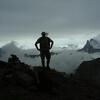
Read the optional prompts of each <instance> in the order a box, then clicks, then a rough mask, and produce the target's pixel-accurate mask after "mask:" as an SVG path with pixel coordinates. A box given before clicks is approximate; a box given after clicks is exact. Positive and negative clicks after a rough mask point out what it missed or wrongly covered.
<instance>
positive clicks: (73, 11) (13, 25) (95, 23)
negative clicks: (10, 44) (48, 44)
mask: <svg viewBox="0 0 100 100" xmlns="http://www.w3.org/2000/svg"><path fill="white" fill-rule="evenodd" d="M99 30H100V0H0V39H1V40H3V39H4V40H6V39H7V40H9V39H11V40H13V39H18V38H23V39H24V38H28V37H29V38H30V37H32V36H33V35H34V36H35V35H37V34H40V32H42V31H47V32H50V34H51V35H52V36H54V37H59V36H60V37H62V38H63V37H65V36H68V35H69V34H72V35H77V34H90V35H91V34H93V33H97V34H98V33H99Z"/></svg>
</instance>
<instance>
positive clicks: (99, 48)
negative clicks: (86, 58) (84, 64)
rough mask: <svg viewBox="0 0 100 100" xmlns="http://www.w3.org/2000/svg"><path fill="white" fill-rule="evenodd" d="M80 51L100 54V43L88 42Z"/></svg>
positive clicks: (95, 41) (92, 40)
mask: <svg viewBox="0 0 100 100" xmlns="http://www.w3.org/2000/svg"><path fill="white" fill-rule="evenodd" d="M78 51H84V52H88V53H95V52H100V43H99V42H98V41H97V40H96V39H90V40H87V42H86V44H85V45H84V47H83V48H82V49H80V50H78Z"/></svg>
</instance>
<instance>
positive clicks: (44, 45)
mask: <svg viewBox="0 0 100 100" xmlns="http://www.w3.org/2000/svg"><path fill="white" fill-rule="evenodd" d="M49 49H50V39H49V38H48V37H41V38H40V50H43V51H45V50H49Z"/></svg>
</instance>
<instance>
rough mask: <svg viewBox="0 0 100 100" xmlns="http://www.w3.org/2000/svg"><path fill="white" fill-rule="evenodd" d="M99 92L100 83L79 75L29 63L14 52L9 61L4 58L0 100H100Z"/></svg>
mask: <svg viewBox="0 0 100 100" xmlns="http://www.w3.org/2000/svg"><path fill="white" fill-rule="evenodd" d="M99 60H100V59H99ZM95 61H97V62H96V63H99V61H98V59H96V60H95ZM95 61H94V62H95ZM96 63H94V65H95V64H96ZM91 64H92V63H91V62H90V63H89V65H88V64H87V67H88V66H90V65H91ZM80 66H83V65H80ZM82 68H83V67H82ZM82 70H83V71H84V72H85V71H86V69H84V68H83V69H82ZM90 71H91V70H90ZM94 71H96V70H94ZM79 72H81V70H80V67H79V70H78V71H77V72H76V73H79ZM87 73H89V72H87ZM95 74H96V72H95V73H94V76H95ZM77 75H79V74H77ZM83 75H85V74H83ZM86 75H87V74H86ZM99 94H100V88H99V86H97V85H94V84H91V83H89V82H87V81H86V80H82V79H80V78H76V74H71V75H67V74H66V73H64V72H58V71H56V70H54V69H47V68H43V67H41V66H29V65H27V64H25V63H23V62H21V61H20V60H19V58H18V57H17V56H16V55H11V57H9V59H8V62H4V61H0V100H100V95H99Z"/></svg>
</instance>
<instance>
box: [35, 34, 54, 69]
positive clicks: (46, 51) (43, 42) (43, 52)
mask: <svg viewBox="0 0 100 100" xmlns="http://www.w3.org/2000/svg"><path fill="white" fill-rule="evenodd" d="M41 35H42V37H40V38H39V39H38V40H37V41H36V43H35V46H36V48H37V50H39V51H40V57H41V62H42V66H43V67H45V58H46V59H47V68H49V63H50V58H51V53H50V49H51V48H52V46H53V40H51V39H50V38H49V37H47V33H45V32H42V33H41ZM38 44H39V46H38Z"/></svg>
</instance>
